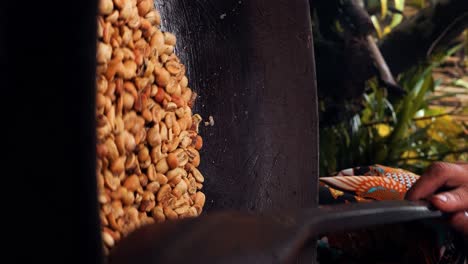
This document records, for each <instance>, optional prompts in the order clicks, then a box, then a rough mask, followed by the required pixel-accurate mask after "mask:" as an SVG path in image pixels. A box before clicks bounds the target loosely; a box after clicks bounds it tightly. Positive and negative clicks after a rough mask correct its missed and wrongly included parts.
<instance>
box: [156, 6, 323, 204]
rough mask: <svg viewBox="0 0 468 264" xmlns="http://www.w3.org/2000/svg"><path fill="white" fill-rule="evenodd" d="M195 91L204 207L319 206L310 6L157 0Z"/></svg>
mask: <svg viewBox="0 0 468 264" xmlns="http://www.w3.org/2000/svg"><path fill="white" fill-rule="evenodd" d="M156 7H157V9H158V10H160V12H161V14H162V18H163V19H162V28H163V30H165V31H170V32H172V33H174V34H175V35H176V36H177V40H178V42H177V48H176V53H177V55H178V56H179V57H180V58H181V60H182V62H183V63H184V64H185V65H186V66H187V74H188V77H189V86H191V87H192V88H193V89H194V90H195V91H196V92H197V93H198V94H199V98H198V100H197V103H196V108H195V112H199V113H201V115H202V116H203V117H204V119H205V121H206V120H207V119H208V117H209V116H210V115H211V116H213V118H214V122H215V124H214V126H213V127H211V126H207V127H205V126H204V125H202V126H201V134H202V136H203V138H204V147H203V150H202V153H201V154H202V164H201V170H202V172H203V173H204V175H205V178H206V182H205V184H204V191H205V192H206V194H207V197H208V200H207V205H206V209H207V210H208V211H210V210H213V209H246V210H253V211H262V210H264V209H275V208H291V207H313V206H314V205H316V204H317V192H316V189H317V175H318V171H317V168H318V143H317V134H318V133H317V131H318V122H317V121H318V120H317V99H316V87H315V74H314V72H315V70H314V61H313V53H312V52H313V49H312V36H311V28H310V18H309V13H308V10H309V9H308V3H307V1H306V0H304V1H300V0H295V1H267V0H263V1H260V0H250V1H245V0H244V1H239V0H235V1H234V0H223V1H219V0H193V1H185V0H169V1H168V0H166V1H156Z"/></svg>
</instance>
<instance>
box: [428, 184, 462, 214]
mask: <svg viewBox="0 0 468 264" xmlns="http://www.w3.org/2000/svg"><path fill="white" fill-rule="evenodd" d="M431 202H432V204H433V205H434V206H435V207H437V208H438V209H439V210H441V211H443V212H447V213H453V212H459V211H468V185H462V186H460V187H458V188H456V189H454V190H452V191H449V192H443V193H439V194H437V195H434V196H433V197H432V198H431Z"/></svg>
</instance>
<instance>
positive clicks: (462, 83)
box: [453, 79, 468, 89]
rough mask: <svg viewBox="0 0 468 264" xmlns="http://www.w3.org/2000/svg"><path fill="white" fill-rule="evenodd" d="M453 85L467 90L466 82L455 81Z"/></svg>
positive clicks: (467, 83)
mask: <svg viewBox="0 0 468 264" xmlns="http://www.w3.org/2000/svg"><path fill="white" fill-rule="evenodd" d="M453 85H456V86H459V87H463V88H467V89H468V82H467V81H465V80H463V79H457V80H455V81H454V82H453Z"/></svg>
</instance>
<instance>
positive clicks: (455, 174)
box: [406, 162, 468, 237]
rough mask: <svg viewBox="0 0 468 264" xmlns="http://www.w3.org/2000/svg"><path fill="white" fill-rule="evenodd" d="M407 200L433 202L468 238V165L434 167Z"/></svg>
mask: <svg viewBox="0 0 468 264" xmlns="http://www.w3.org/2000/svg"><path fill="white" fill-rule="evenodd" d="M406 198H407V199H409V200H412V201H416V200H423V199H424V200H427V201H430V202H431V203H432V204H433V205H434V206H435V207H436V208H437V209H439V210H440V211H442V212H445V213H448V214H449V215H450V224H451V225H452V227H453V228H454V229H456V230H458V231H459V232H461V233H462V234H464V236H465V237H467V236H468V163H445V162H436V163H434V164H432V165H431V166H430V167H429V169H428V170H427V171H426V172H425V173H424V174H423V175H422V176H421V178H420V179H419V180H418V181H417V182H416V183H415V184H414V185H413V187H412V188H411V189H410V190H409V191H408V193H407V195H406Z"/></svg>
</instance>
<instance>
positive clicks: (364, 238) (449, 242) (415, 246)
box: [318, 165, 466, 264]
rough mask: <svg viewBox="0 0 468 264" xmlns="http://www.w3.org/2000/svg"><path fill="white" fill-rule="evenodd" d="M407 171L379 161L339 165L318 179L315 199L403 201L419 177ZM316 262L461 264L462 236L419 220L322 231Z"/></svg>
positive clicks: (340, 201)
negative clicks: (341, 167) (334, 171)
mask: <svg viewBox="0 0 468 264" xmlns="http://www.w3.org/2000/svg"><path fill="white" fill-rule="evenodd" d="M419 177H420V176H419V175H416V174H414V173H412V172H409V171H406V170H403V169H397V168H390V167H386V166H382V165H373V166H364V167H356V168H352V169H346V170H342V171H340V172H339V173H337V174H336V175H335V176H332V177H321V178H320V190H319V198H320V204H323V205H325V204H339V203H352V202H372V201H382V200H403V199H404V197H405V195H406V192H407V191H408V190H409V189H410V188H411V187H412V186H413V184H414V183H415V182H416V181H417V180H418V179H419ZM318 244H319V261H320V263H427V264H432V263H447V264H451V263H460V264H463V263H464V262H465V261H466V256H465V255H464V252H463V251H462V248H463V241H462V238H461V237H457V235H456V234H454V233H453V232H451V231H450V229H449V228H448V227H447V226H445V225H444V224H442V223H435V222H433V221H432V222H431V221H420V222H414V223H405V224H399V225H389V226H384V227H372V228H368V229H365V230H359V231H356V232H348V233H340V234H327V235H326V236H324V237H322V238H321V239H320V240H319V243H318Z"/></svg>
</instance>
